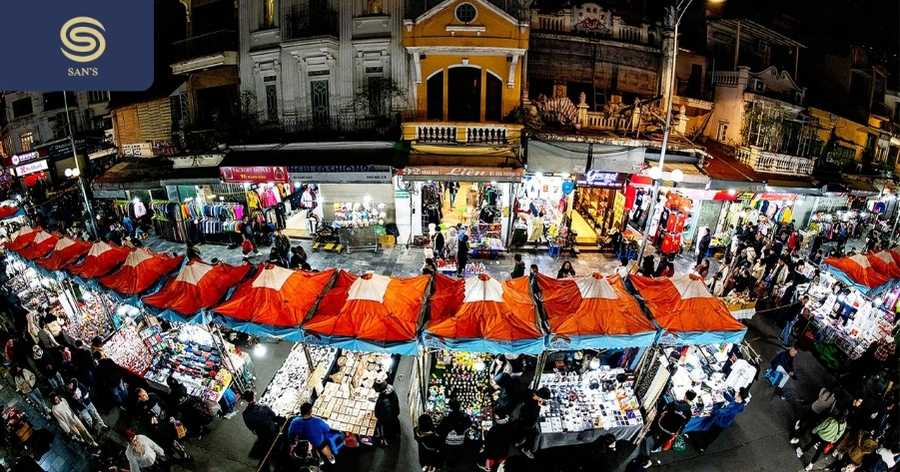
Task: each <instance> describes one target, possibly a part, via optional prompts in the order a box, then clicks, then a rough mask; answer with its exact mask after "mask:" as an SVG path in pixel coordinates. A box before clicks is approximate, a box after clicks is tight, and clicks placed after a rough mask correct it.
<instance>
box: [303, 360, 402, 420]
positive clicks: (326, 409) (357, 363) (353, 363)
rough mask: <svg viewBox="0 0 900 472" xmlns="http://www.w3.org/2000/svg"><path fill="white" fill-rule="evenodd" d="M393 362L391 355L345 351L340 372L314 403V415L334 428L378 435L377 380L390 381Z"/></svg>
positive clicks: (328, 383)
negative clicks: (376, 417) (376, 412)
mask: <svg viewBox="0 0 900 472" xmlns="http://www.w3.org/2000/svg"><path fill="white" fill-rule="evenodd" d="M392 363H393V361H392V359H391V356H389V355H387V354H361V353H354V352H350V351H344V352H343V353H342V354H341V356H340V357H338V359H337V361H336V362H335V364H336V366H337V367H336V369H337V371H336V372H335V373H334V374H332V375H330V376H329V377H328V381H327V383H326V384H325V388H324V389H323V391H322V394H321V395H320V396H319V398H317V399H316V402H315V404H314V406H313V414H314V415H316V416H319V417H321V418H322V419H324V420H325V421H327V422H328V424H329V425H330V426H331V428H332V429H335V430H338V431H343V432H346V433H353V434H358V435H361V436H373V435H374V434H375V426H376V425H377V420H376V419H375V413H374V412H375V400H376V399H377V398H378V393H377V392H375V390H374V389H373V388H372V386H373V385H374V384H375V382H376V381H384V382H386V381H387V379H388V376H389V369H390V366H391V365H392Z"/></svg>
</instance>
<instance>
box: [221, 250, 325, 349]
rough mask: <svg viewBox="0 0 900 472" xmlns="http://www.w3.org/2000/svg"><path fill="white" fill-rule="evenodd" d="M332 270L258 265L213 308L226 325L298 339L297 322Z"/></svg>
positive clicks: (307, 310)
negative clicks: (257, 267) (251, 273)
mask: <svg viewBox="0 0 900 472" xmlns="http://www.w3.org/2000/svg"><path fill="white" fill-rule="evenodd" d="M334 273H335V270H334V269H328V270H324V271H322V272H303V271H299V270H290V269H285V268H283V267H279V266H276V265H271V264H268V265H265V266H260V269H259V271H258V272H257V274H256V275H255V276H254V277H252V278H251V279H250V280H247V281H246V282H244V283H242V284H241V285H239V286H238V288H237V290H235V291H234V294H233V295H232V296H231V298H229V299H228V301H226V302H225V303H223V304H221V305H219V306H217V307H215V308H213V311H214V312H215V313H218V314H219V315H221V316H220V317H217V318H216V321H217V322H220V323H222V324H224V325H226V326H229V327H231V328H232V329H236V330H238V331H243V332H245V333H249V334H252V335H254V336H268V337H276V338H283V339H288V340H292V341H300V340H301V339H302V336H301V335H300V325H301V324H303V320H304V319H306V316H307V315H308V314H309V313H310V311H311V310H312V308H313V306H315V304H316V301H317V300H318V299H319V296H320V295H321V294H322V292H323V291H324V290H325V287H326V286H327V285H328V284H329V283H330V282H331V279H332V278H333V277H334Z"/></svg>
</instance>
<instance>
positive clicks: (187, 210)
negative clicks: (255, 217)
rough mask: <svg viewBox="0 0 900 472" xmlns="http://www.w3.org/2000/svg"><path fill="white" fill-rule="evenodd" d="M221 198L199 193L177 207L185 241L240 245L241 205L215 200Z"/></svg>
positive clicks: (242, 209)
mask: <svg viewBox="0 0 900 472" xmlns="http://www.w3.org/2000/svg"><path fill="white" fill-rule="evenodd" d="M224 198H225V196H223V195H216V194H211V193H208V192H204V191H202V190H201V191H199V192H197V196H195V197H194V198H190V199H188V200H185V201H184V202H182V203H181V205H180V207H181V220H182V222H183V225H184V231H185V233H186V236H187V238H188V240H189V241H191V242H193V243H203V244H228V245H237V244H240V242H241V226H242V225H243V224H244V223H243V219H244V217H245V216H248V214H247V209H246V207H245V206H244V204H243V203H238V202H231V201H222V200H219V199H224ZM176 221H177V217H176ZM282 221H283V219H282ZM282 226H283V225H282Z"/></svg>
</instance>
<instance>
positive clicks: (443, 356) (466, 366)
mask: <svg viewBox="0 0 900 472" xmlns="http://www.w3.org/2000/svg"><path fill="white" fill-rule="evenodd" d="M491 361H492V356H490V355H487V354H472V353H467V352H456V351H447V350H440V351H437V352H436V353H435V359H434V364H433V365H432V366H431V372H430V375H429V380H428V398H427V399H426V401H425V410H426V411H427V412H428V414H429V415H431V416H432V418H433V419H434V420H435V424H438V423H439V422H440V420H441V419H443V418H444V416H446V414H447V413H448V412H449V410H450V407H449V402H450V400H451V399H456V400H459V402H460V406H461V407H462V410H463V411H465V412H466V414H468V415H469V416H470V417H471V418H472V424H473V425H476V426H478V427H480V428H481V429H482V430H487V429H490V427H491V426H492V425H493V398H492V395H491V393H492V390H493V389H492V387H491V384H490V373H489V371H488V369H487V366H488V365H490V363H491Z"/></svg>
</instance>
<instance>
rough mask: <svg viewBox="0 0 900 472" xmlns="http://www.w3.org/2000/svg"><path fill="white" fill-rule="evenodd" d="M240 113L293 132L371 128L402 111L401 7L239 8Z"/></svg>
mask: <svg viewBox="0 0 900 472" xmlns="http://www.w3.org/2000/svg"><path fill="white" fill-rule="evenodd" d="M238 4H239V10H240V15H239V18H240V22H239V24H240V25H239V27H240V52H241V64H240V79H241V95H242V100H243V105H244V107H245V109H246V110H247V111H248V112H249V113H250V114H252V115H255V116H256V118H257V119H258V121H260V122H262V123H270V124H281V125H282V126H284V127H285V128H286V129H287V130H288V131H291V130H292V129H342V130H355V129H359V128H367V127H371V128H375V127H379V126H384V122H385V121H386V120H389V119H390V117H391V116H392V114H393V112H394V111H396V110H401V109H404V108H405V107H406V102H407V100H408V97H407V93H406V92H407V90H406V88H405V87H404V84H405V81H404V80H403V79H404V78H405V77H406V61H405V60H404V54H403V51H402V46H401V44H400V25H401V23H402V20H403V11H404V9H403V6H404V2H403V0H369V1H362V0H353V1H337V0H334V1H327V0H293V1H284V2H277V1H276V0H240V2H239V3H238Z"/></svg>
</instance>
